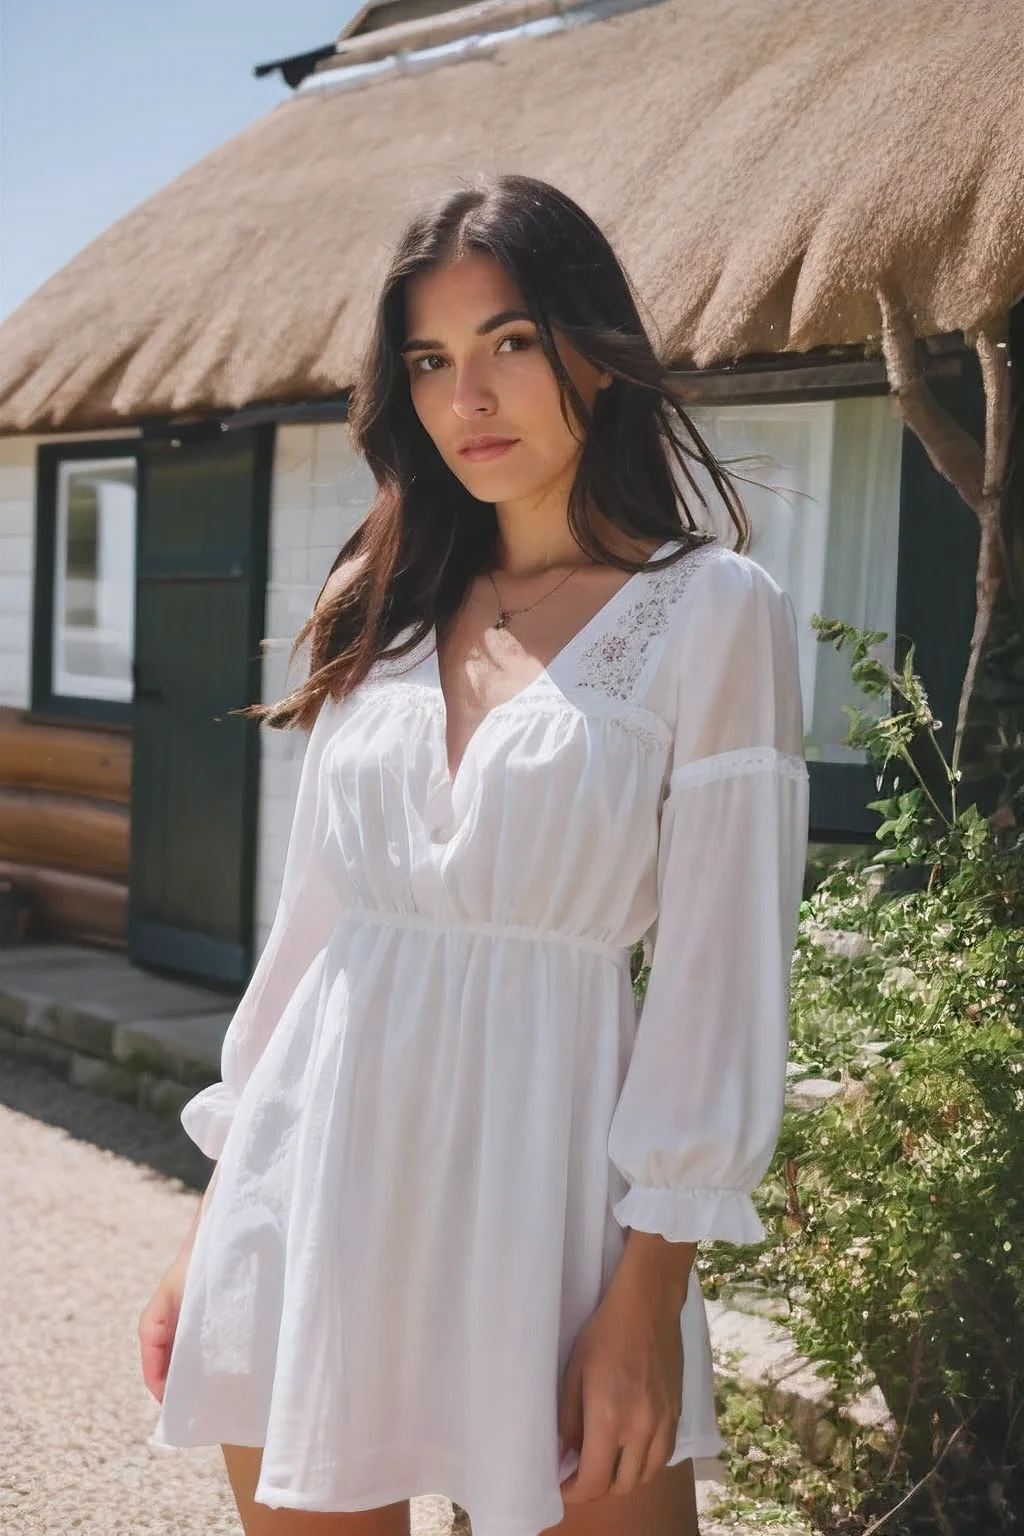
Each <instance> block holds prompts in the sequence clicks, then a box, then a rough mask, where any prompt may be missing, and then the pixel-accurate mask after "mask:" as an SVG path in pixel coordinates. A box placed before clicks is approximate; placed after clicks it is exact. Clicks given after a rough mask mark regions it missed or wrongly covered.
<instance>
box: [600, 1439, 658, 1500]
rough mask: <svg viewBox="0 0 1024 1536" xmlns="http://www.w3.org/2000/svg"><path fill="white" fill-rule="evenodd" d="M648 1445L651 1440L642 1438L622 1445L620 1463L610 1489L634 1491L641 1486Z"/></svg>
mask: <svg viewBox="0 0 1024 1536" xmlns="http://www.w3.org/2000/svg"><path fill="white" fill-rule="evenodd" d="M648 1445H649V1442H648V1441H647V1440H646V1439H644V1438H641V1439H638V1440H632V1441H631V1442H630V1443H629V1444H628V1445H624V1446H622V1447H621V1450H620V1454H619V1464H618V1466H617V1467H616V1469H615V1478H614V1481H613V1482H612V1486H611V1490H610V1491H611V1492H612V1493H632V1492H633V1490H634V1489H635V1488H637V1487H638V1486H639V1484H640V1482H641V1477H642V1473H643V1470H644V1465H645V1463H646V1461H647V1454H648Z"/></svg>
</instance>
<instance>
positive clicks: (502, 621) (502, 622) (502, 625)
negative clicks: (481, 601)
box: [494, 608, 512, 629]
mask: <svg viewBox="0 0 1024 1536" xmlns="http://www.w3.org/2000/svg"><path fill="white" fill-rule="evenodd" d="M511 617H512V615H511V614H510V613H506V612H505V610H504V608H503V609H502V610H501V612H500V613H499V614H498V617H497V618H496V619H495V621H494V627H495V629H507V628H508V621H509V619H510V618H511Z"/></svg>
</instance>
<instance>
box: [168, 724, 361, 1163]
mask: <svg viewBox="0 0 1024 1536" xmlns="http://www.w3.org/2000/svg"><path fill="white" fill-rule="evenodd" d="M343 707H344V706H343V705H338V704H337V703H336V702H335V701H334V700H333V699H331V698H328V699H326V700H325V702H324V703H323V705H322V706H321V708H320V713H319V714H318V715H317V718H316V721H315V723H314V725H313V729H312V731H311V732H310V735H309V740H308V741H307V743H306V751H305V754H304V756H303V760H302V771H301V773H300V775H299V789H298V794H297V796H296V800H295V811H294V814H293V817H292V825H291V831H290V834H289V838H288V849H287V852H286V854H285V865H284V876H283V879H282V882H281V895H280V899H279V901H278V905H277V910H276V913H275V915H274V922H273V925H272V927H271V930H270V934H269V937H268V938H267V942H266V944H265V945H264V948H263V952H262V954H261V955H260V957H259V960H258V961H257V963H256V967H255V970H254V971H253V973H252V976H251V978H250V981H249V984H248V986H247V987H246V990H245V992H244V993H243V995H242V997H241V999H240V1000H239V1003H238V1006H237V1008H236V1009H235V1012H234V1014H233V1015H232V1018H231V1021H230V1023H229V1025H228V1028H227V1031H226V1033H225V1036H224V1042H223V1045H222V1047H221V1081H220V1082H218V1083H213V1084H211V1085H210V1086H209V1087H208V1088H204V1089H202V1091H201V1092H200V1093H197V1094H196V1095H195V1096H194V1097H193V1098H191V1099H189V1100H188V1102H187V1103H186V1104H185V1105H184V1106H183V1108H182V1110H181V1115H180V1119H181V1123H182V1125H183V1126H184V1128H185V1130H186V1132H187V1133H188V1135H189V1136H190V1137H191V1138H192V1140H193V1141H194V1142H195V1143H196V1145H197V1146H198V1147H199V1148H200V1150H201V1151H203V1152H205V1153H206V1155H207V1157H212V1158H219V1157H220V1155H221V1152H222V1150H223V1147H224V1142H225V1139H226V1137H227V1134H228V1130H229V1128H230V1125H231V1121H232V1119H233V1117H234V1113H235V1108H236V1106H237V1104H238V1100H239V1096H240V1094H241V1092H242V1089H243V1088H244V1087H245V1084H246V1083H247V1082H248V1080H249V1077H250V1076H251V1074H252V1071H253V1068H254V1067H255V1065H256V1063H257V1061H258V1060H259V1058H260V1056H261V1055H262V1054H263V1051H264V1048H265V1047H266V1044H267V1041H268V1040H269V1039H270V1036H271V1034H272V1033H273V1031H274V1028H275V1026H276V1024H277V1022H278V1020H279V1019H280V1017H281V1014H282V1013H283V1011H284V1009H285V1008H286V1007H287V1005H288V1002H289V1001H290V999H291V997H292V996H293V994H294V992H295V990H296V988H297V987H298V986H299V984H300V982H301V981H302V979H303V977H304V976H305V975H306V973H307V971H308V970H309V968H310V966H311V965H312V963H313V961H314V960H315V959H316V958H317V956H318V955H319V953H320V952H321V950H322V949H323V948H324V946H325V945H326V943H327V940H328V938H329V936H330V932H331V928H332V926H333V924H334V922H335V919H336V915H337V907H338V899H337V896H336V894H335V893H334V891H333V890H332V887H331V884H330V881H329V880H328V878H327V873H326V868H325V864H324V859H323V846H324V839H325V835H326V829H327V807H326V802H325V800H324V797H323V796H322V794H321V793H320V787H319V780H320V768H321V764H322V762H323V756H324V748H325V746H326V744H327V742H328V741H329V740H330V738H331V736H332V735H333V734H334V731H335V730H336V729H337V726H338V713H339V709H341V708H343Z"/></svg>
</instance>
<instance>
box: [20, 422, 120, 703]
mask: <svg viewBox="0 0 1024 1536" xmlns="http://www.w3.org/2000/svg"><path fill="white" fill-rule="evenodd" d="M135 452H136V444H135V443H134V442H132V443H131V444H125V443H122V442H108V443H104V442H93V443H85V444H80V443H75V444H69V443H61V444H47V445H46V446H45V447H42V448H40V450H39V465H38V481H37V483H38V496H37V560H36V605H35V625H34V630H35V636H34V654H33V689H32V694H33V697H32V706H33V709H35V710H37V711H41V712H44V713H50V714H63V715H69V716H73V717H75V716H86V717H92V718H100V719H103V718H106V719H110V720H127V719H129V718H130V713H131V700H132V669H133V660H134V633H135V530H136V516H137V498H136V459H135Z"/></svg>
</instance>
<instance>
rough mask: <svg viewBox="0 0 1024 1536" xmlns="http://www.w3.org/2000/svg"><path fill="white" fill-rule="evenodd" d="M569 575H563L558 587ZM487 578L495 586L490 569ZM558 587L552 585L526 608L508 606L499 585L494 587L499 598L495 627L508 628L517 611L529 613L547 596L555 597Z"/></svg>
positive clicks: (571, 572)
mask: <svg viewBox="0 0 1024 1536" xmlns="http://www.w3.org/2000/svg"><path fill="white" fill-rule="evenodd" d="M575 575H576V572H575V571H570V572H569V576H575ZM569 576H563V577H562V579H561V581H560V582H559V583H558V587H564V586H565V583H566V582H567V581H568V580H569ZM487 580H488V581H489V582H490V584H491V586H492V587H494V577H493V576H492V575H491V573H490V571H488V572H487ZM558 587H552V588H551V591H550V592H545V593H544V596H543V597H538V599H537V602H536V603H528V604H527V606H526V607H525V608H506V607H505V605H504V603H503V602H502V600H501V593H500V592H499V591H498V589H497V587H494V595H495V597H496V598H497V599H498V617H497V619H496V620H495V622H494V626H493V627H494V628H495V629H507V628H508V621H509V619H511V618H513V617H514V616H515V615H516V614H517V613H529V611H530V609H531V608H536V606H537V603H542V602H543V601H544V599H545V598H548V597H553V596H554V595H555V593H556V592H557V591H558Z"/></svg>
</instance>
